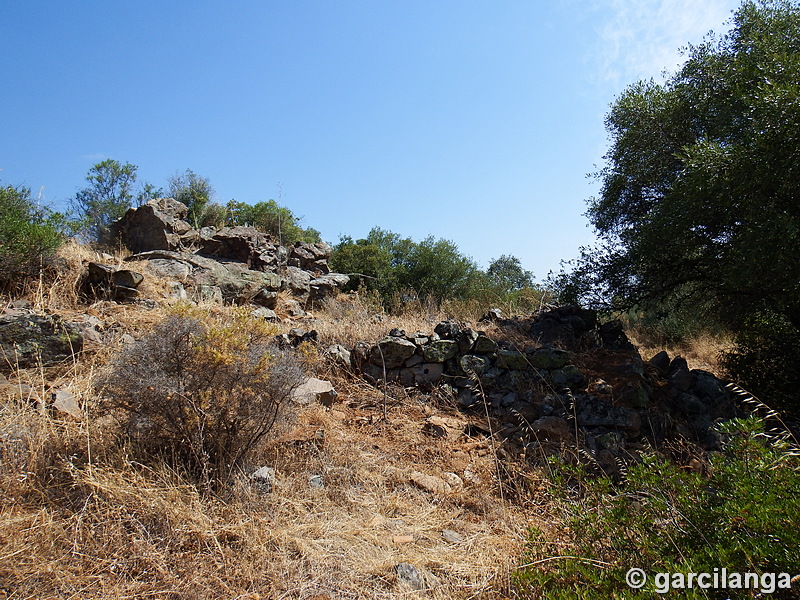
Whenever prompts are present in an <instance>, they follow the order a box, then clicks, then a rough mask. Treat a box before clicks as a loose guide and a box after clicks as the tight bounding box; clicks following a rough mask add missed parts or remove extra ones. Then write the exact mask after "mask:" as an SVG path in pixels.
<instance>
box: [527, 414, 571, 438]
mask: <svg viewBox="0 0 800 600" xmlns="http://www.w3.org/2000/svg"><path fill="white" fill-rule="evenodd" d="M531 429H533V431H535V432H536V433H537V434H542V435H544V436H545V437H546V438H547V439H550V440H553V441H569V440H571V439H572V434H573V430H572V429H571V428H570V426H569V423H567V422H566V421H565V420H564V419H562V418H560V417H542V418H541V419H537V420H536V421H534V422H533V423H531Z"/></svg>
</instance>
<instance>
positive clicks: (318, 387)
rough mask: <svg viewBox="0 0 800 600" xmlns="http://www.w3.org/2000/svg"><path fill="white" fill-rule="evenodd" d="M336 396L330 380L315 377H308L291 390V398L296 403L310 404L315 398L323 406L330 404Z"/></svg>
mask: <svg viewBox="0 0 800 600" xmlns="http://www.w3.org/2000/svg"><path fill="white" fill-rule="evenodd" d="M337 396H338V394H337V393H336V390H335V389H333V384H332V383H331V382H330V381H325V380H324V379H317V378H316V377H309V378H308V379H307V380H306V381H305V383H303V384H301V385H299V386H298V387H297V388H296V389H295V390H294V391H293V392H292V399H293V400H294V401H295V402H297V403H298V404H310V403H312V402H314V401H315V400H316V401H318V402H319V403H320V404H323V405H324V406H331V405H332V404H333V403H334V401H335V400H336V397H337Z"/></svg>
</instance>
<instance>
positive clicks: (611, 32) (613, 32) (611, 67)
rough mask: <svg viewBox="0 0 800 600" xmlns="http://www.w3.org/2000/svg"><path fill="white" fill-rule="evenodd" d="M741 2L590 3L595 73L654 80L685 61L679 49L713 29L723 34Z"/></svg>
mask: <svg viewBox="0 0 800 600" xmlns="http://www.w3.org/2000/svg"><path fill="white" fill-rule="evenodd" d="M738 5H739V3H738V2H737V1H734V0H702V1H698V0H610V2H609V1H608V0H606V1H603V2H600V1H599V0H598V2H595V3H594V6H593V8H595V15H597V17H599V22H598V23H597V26H596V29H597V33H598V44H599V51H598V52H597V54H596V57H597V60H599V65H598V75H599V76H600V79H601V80H603V82H604V83H606V84H611V85H614V86H615V87H622V86H625V85H627V84H628V83H632V82H634V81H637V80H639V79H649V78H650V77H653V78H654V79H656V80H658V79H659V78H660V76H661V74H662V73H663V72H664V71H668V72H674V71H675V70H676V68H677V67H678V66H679V65H680V64H681V63H682V62H683V60H684V58H683V57H682V55H681V51H680V50H681V48H685V47H686V45H687V44H689V43H691V44H697V43H699V42H701V41H702V39H703V37H704V36H705V35H706V34H707V33H708V32H709V31H711V30H713V31H714V32H715V33H722V32H724V31H726V30H727V29H728V24H727V22H728V21H729V20H730V18H731V16H732V11H733V10H735V9H736V8H737V6H738Z"/></svg>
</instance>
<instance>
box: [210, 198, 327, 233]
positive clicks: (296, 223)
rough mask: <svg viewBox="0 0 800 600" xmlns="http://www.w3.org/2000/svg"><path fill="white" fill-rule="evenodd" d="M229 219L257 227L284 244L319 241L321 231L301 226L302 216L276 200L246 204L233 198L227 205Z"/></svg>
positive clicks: (231, 221) (236, 223)
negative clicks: (296, 214)
mask: <svg viewBox="0 0 800 600" xmlns="http://www.w3.org/2000/svg"><path fill="white" fill-rule="evenodd" d="M226 208H227V211H228V217H227V220H228V222H230V224H232V225H252V226H253V227H255V228H256V229H258V230H260V231H263V232H265V233H269V234H270V235H272V236H273V237H275V239H277V240H279V241H280V242H281V243H282V244H293V243H294V242H298V241H300V242H319V241H320V240H321V238H320V234H319V231H317V230H316V229H312V228H310V227H309V228H306V229H304V228H303V227H301V226H300V221H301V218H299V217H296V216H295V215H294V214H293V213H292V211H291V210H289V209H288V208H286V207H285V206H280V205H279V204H278V203H277V202H275V200H267V201H266V202H256V203H255V204H246V203H244V202H237V201H236V200H231V201H230V202H228V205H227V207H226Z"/></svg>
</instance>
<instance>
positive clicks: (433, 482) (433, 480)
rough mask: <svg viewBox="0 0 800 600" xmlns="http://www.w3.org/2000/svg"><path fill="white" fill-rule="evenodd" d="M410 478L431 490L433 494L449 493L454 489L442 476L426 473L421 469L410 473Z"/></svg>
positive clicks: (420, 486) (426, 489) (416, 483)
mask: <svg viewBox="0 0 800 600" xmlns="http://www.w3.org/2000/svg"><path fill="white" fill-rule="evenodd" d="M408 479H409V481H411V483H413V484H414V485H416V486H417V487H418V488H421V489H423V490H425V491H426V492H431V493H432V494H449V493H450V492H451V491H452V488H451V487H450V484H448V483H447V482H446V481H445V480H444V479H442V478H441V477H436V476H435V475H426V474H425V473H420V472H419V471H412V472H411V473H409V474H408Z"/></svg>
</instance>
